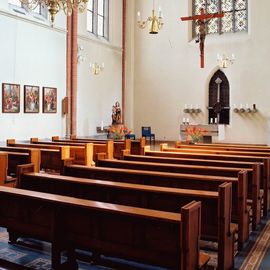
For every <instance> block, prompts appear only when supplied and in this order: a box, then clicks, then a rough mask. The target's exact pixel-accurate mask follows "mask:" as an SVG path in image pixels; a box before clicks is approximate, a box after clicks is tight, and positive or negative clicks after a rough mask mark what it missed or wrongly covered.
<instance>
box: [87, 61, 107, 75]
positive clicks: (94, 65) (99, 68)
mask: <svg viewBox="0 0 270 270" xmlns="http://www.w3.org/2000/svg"><path fill="white" fill-rule="evenodd" d="M104 67H105V65H104V63H102V64H101V65H100V64H98V63H96V62H95V63H90V69H91V71H92V73H93V74H94V75H98V74H99V73H100V72H101V71H102V70H103V69H104Z"/></svg>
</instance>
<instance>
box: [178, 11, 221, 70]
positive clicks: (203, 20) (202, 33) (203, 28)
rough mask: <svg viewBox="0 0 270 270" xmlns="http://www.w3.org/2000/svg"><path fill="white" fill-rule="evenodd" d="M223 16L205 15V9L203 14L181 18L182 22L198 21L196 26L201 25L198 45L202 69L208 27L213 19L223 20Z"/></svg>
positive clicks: (216, 14)
mask: <svg viewBox="0 0 270 270" xmlns="http://www.w3.org/2000/svg"><path fill="white" fill-rule="evenodd" d="M223 16H224V13H213V14H205V13H204V9H203V8H201V14H199V15H195V16H189V17H181V20H182V21H196V24H197V25H199V36H198V39H197V40H196V43H198V42H199V43H200V57H201V68H204V41H205V36H206V25H207V23H208V22H209V20H211V19H213V18H221V17H223Z"/></svg>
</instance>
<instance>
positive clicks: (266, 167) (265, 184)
mask: <svg viewBox="0 0 270 270" xmlns="http://www.w3.org/2000/svg"><path fill="white" fill-rule="evenodd" d="M168 149H169V148H165V149H163V150H164V151H150V150H148V151H146V152H145V155H147V156H156V157H166V158H167V157H170V158H185V159H204V160H213V159H214V160H220V161H230V162H231V161H241V162H253V163H254V162H256V163H263V167H262V175H263V177H261V179H262V180H261V188H263V190H264V192H263V197H264V202H266V203H264V206H263V208H264V209H263V211H264V215H265V216H266V215H267V211H268V210H269V209H270V194H269V186H270V184H269V183H270V158H268V157H261V156H247V155H236V154H232V155H231V152H227V154H214V153H195V152H194V153H193V152H189V151H185V152H179V151H173V152H169V151H167V150H168Z"/></svg>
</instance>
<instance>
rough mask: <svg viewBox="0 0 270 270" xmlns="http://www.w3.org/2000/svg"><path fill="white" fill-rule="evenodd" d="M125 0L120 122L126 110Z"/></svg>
mask: <svg viewBox="0 0 270 270" xmlns="http://www.w3.org/2000/svg"><path fill="white" fill-rule="evenodd" d="M126 14H127V6H126V0H123V15H122V18H123V19H122V20H123V21H122V122H123V124H125V112H126Z"/></svg>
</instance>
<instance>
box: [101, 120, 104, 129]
mask: <svg viewBox="0 0 270 270" xmlns="http://www.w3.org/2000/svg"><path fill="white" fill-rule="evenodd" d="M103 128H104V125H103V120H101V124H100V129H101V130H103Z"/></svg>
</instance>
